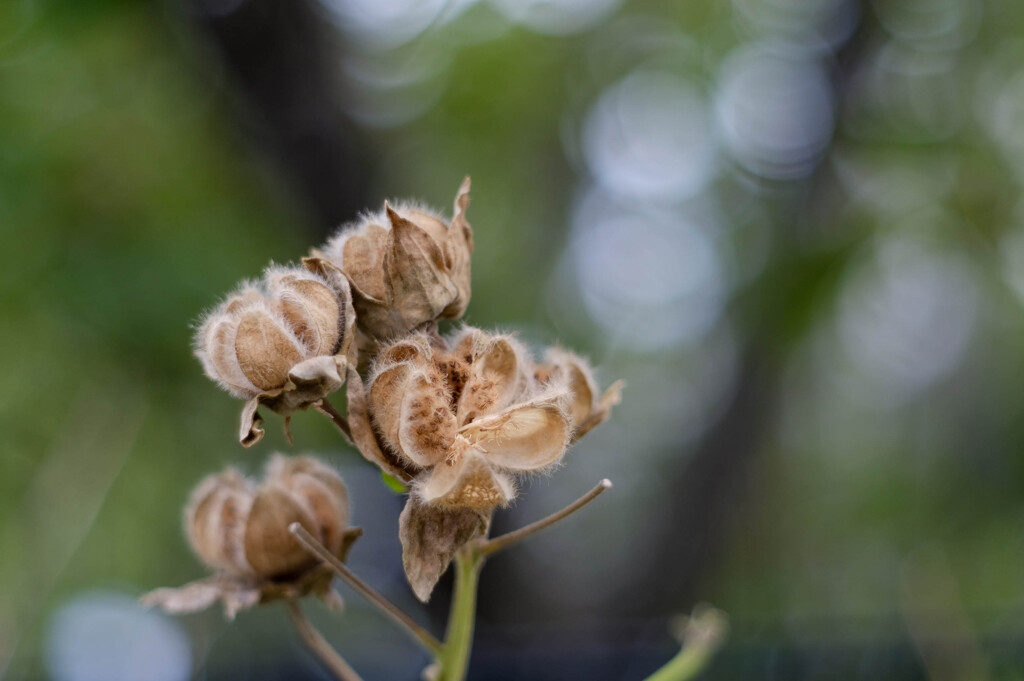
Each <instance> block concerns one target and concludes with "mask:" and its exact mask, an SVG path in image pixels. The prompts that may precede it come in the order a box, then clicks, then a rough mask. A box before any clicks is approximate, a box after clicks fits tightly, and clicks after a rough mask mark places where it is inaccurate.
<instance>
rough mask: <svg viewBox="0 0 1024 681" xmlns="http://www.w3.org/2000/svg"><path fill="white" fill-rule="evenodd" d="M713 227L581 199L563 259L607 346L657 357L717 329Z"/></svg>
mask: <svg viewBox="0 0 1024 681" xmlns="http://www.w3.org/2000/svg"><path fill="white" fill-rule="evenodd" d="M711 222H712V218H710V217H708V216H701V217H697V216H694V215H687V214H686V213H684V212H682V211H674V212H666V211H657V210H645V209H640V208H637V207H626V206H623V205H620V204H617V203H615V202H613V201H611V200H610V199H609V198H608V197H607V196H606V195H604V194H603V193H602V192H600V191H599V190H594V189H591V190H590V191H588V192H586V193H585V194H584V196H583V198H582V199H581V200H580V202H579V203H578V204H577V206H576V208H575V211H574V215H573V219H572V237H571V238H572V243H571V244H570V246H569V248H568V254H569V257H570V258H571V260H572V266H573V272H574V274H575V279H576V285H577V289H578V290H579V292H580V296H581V298H582V301H583V305H584V307H585V308H586V311H587V313H588V316H589V317H590V318H591V319H592V320H593V321H594V322H596V323H597V324H598V325H599V326H601V327H603V329H604V331H605V333H606V334H607V337H608V338H609V340H610V341H611V342H613V343H616V344H618V343H621V344H625V345H627V346H628V347H630V349H632V350H634V351H648V350H656V349H659V348H665V347H670V346H674V345H679V344H689V343H694V342H696V341H698V340H700V339H701V338H702V337H703V336H704V335H705V334H706V333H707V332H708V331H710V330H711V329H712V328H713V327H714V325H715V323H716V322H717V321H718V319H719V317H720V315H721V313H722V306H723V304H724V301H725V297H726V293H727V282H726V275H725V271H724V266H723V263H722V259H721V256H720V254H719V252H718V248H719V246H718V244H717V243H716V241H715V239H714V237H713V235H712V227H713V225H712V224H710V223H711Z"/></svg>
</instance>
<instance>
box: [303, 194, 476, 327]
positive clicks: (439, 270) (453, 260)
mask: <svg viewBox="0 0 1024 681" xmlns="http://www.w3.org/2000/svg"><path fill="white" fill-rule="evenodd" d="M469 185H470V183H469V178H466V179H465V180H464V181H463V183H462V186H461V187H460V188H459V192H458V194H457V195H456V198H455V213H454V217H453V218H452V220H451V222H450V223H448V224H446V223H445V221H444V220H442V219H441V218H440V217H439V216H437V215H435V214H434V213H432V212H431V211H429V210H426V209H423V208H420V207H418V206H415V205H407V204H396V205H394V206H392V205H390V204H387V203H385V206H384V211H383V213H379V214H375V215H370V216H367V217H365V218H364V219H363V220H362V221H361V222H359V223H358V224H355V225H347V226H345V227H343V228H342V230H341V231H340V232H339V233H338V235H337V236H335V237H334V238H333V239H331V240H330V241H329V242H328V243H327V244H326V245H325V246H324V247H323V249H321V250H319V251H314V255H315V256H317V257H321V258H324V259H326V260H329V261H330V262H332V263H334V264H335V265H337V266H338V267H339V268H340V269H341V270H342V271H344V272H345V274H346V276H347V277H348V279H349V281H350V282H351V285H352V293H353V304H354V306H355V309H356V313H357V320H358V324H359V327H360V329H362V330H363V331H364V332H365V333H366V334H367V335H368V336H369V337H370V338H371V339H376V340H385V339H392V338H397V337H400V336H402V335H405V334H407V333H409V332H410V331H412V330H414V329H416V328H417V327H419V326H421V325H423V324H425V323H428V322H433V321H436V320H438V319H457V318H459V317H461V316H462V315H463V314H464V313H465V310H466V306H467V305H468V304H469V297H470V258H471V254H472V252H473V232H472V228H471V227H470V226H469V223H468V222H467V221H466V217H465V213H466V209H467V207H468V206H469ZM367 345H368V344H367Z"/></svg>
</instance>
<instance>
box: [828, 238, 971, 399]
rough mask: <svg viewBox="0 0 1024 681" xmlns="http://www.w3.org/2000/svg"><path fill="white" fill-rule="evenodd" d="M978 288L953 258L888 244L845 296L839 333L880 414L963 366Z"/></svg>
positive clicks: (910, 243) (928, 248)
mask: <svg viewBox="0 0 1024 681" xmlns="http://www.w3.org/2000/svg"><path fill="white" fill-rule="evenodd" d="M977 305H978V295H977V285H976V283H975V281H974V278H973V275H972V273H971V271H970V269H969V267H968V265H967V263H966V262H964V261H963V260H962V259H961V258H960V257H959V256H957V255H955V254H954V253H952V252H949V251H945V250H940V249H939V248H938V247H937V246H935V245H933V244H928V243H925V242H923V241H921V240H915V239H911V238H906V237H903V238H890V239H888V240H886V241H883V242H882V243H881V244H879V246H878V248H877V251H876V253H875V254H874V257H873V258H871V259H870V260H869V261H868V262H866V263H865V264H864V265H863V266H862V267H860V268H859V269H858V270H857V271H856V272H855V273H854V275H853V277H852V278H851V279H850V281H849V282H848V283H847V285H846V287H845V288H844V290H843V291H842V294H841V297H840V301H839V315H838V319H837V326H836V330H837V332H838V336H839V340H840V344H841V347H842V349H843V350H844V351H845V354H846V355H847V357H848V358H849V360H850V361H851V362H852V364H853V366H854V368H855V369H856V370H857V373H858V374H859V375H860V377H861V378H863V379H867V382H868V384H869V386H871V388H872V389H871V390H869V391H868V394H870V396H871V397H870V399H871V400H872V401H873V402H875V403H876V405H878V406H885V405H890V406H891V405H894V404H899V403H901V402H903V401H905V400H906V399H909V398H910V397H913V396H915V395H917V394H919V393H920V392H921V391H923V390H925V389H926V388H928V387H930V386H932V385H933V384H934V383H935V382H936V381H938V380H940V379H941V378H943V377H945V376H947V375H949V374H950V373H951V372H952V371H953V370H954V369H955V368H956V367H957V366H959V364H960V361H961V360H962V358H963V356H964V353H965V351H966V350H967V348H968V346H969V343H970V340H971V337H972V334H973V330H974V327H975V322H976V318H977Z"/></svg>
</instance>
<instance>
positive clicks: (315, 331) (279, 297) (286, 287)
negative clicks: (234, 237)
mask: <svg viewBox="0 0 1024 681" xmlns="http://www.w3.org/2000/svg"><path fill="white" fill-rule="evenodd" d="M303 264H304V265H305V266H306V269H302V268H298V267H271V268H269V269H268V270H267V271H266V272H265V273H264V277H263V280H262V281H260V282H258V283H255V284H247V285H244V286H243V287H242V288H241V289H240V290H238V291H236V292H235V293H233V294H231V295H230V296H228V298H227V299H226V300H225V301H224V302H223V303H221V305H219V306H218V307H217V308H216V309H215V310H213V311H212V312H210V313H209V314H208V315H207V316H206V318H205V319H204V320H203V322H202V324H201V325H200V326H199V328H198V330H197V331H196V338H195V346H196V355H197V356H198V357H199V360H200V362H202V364H203V369H204V370H205V371H206V375H207V376H209V377H210V378H212V379H213V380H215V381H216V382H217V383H218V384H220V386H221V387H222V388H224V389H225V390H227V391H228V392H229V393H231V394H232V395H234V396H235V397H240V398H242V399H245V400H247V402H246V406H245V408H244V409H243V411H242V424H241V432H240V440H241V442H242V444H243V445H245V446H251V445H253V444H255V443H256V442H258V441H259V440H260V438H261V437H262V436H263V429H262V428H261V427H260V423H261V421H260V417H259V414H258V413H257V408H258V407H259V405H261V404H262V405H266V406H267V407H268V408H270V409H271V410H273V411H275V412H277V413H279V414H281V415H283V416H284V417H285V425H286V428H287V419H288V417H289V416H290V415H291V414H292V412H294V411H295V410H297V409H304V408H306V407H309V406H311V405H313V404H316V403H317V402H318V401H319V400H321V399H322V398H324V397H326V396H327V395H329V394H330V393H332V392H334V391H336V390H337V389H338V388H340V387H341V386H342V385H343V384H344V382H345V375H346V366H347V364H348V363H349V361H353V360H354V358H353V357H350V354H351V353H352V352H353V351H354V346H353V342H352V341H353V335H354V334H353V328H354V324H355V312H354V310H353V308H352V295H351V292H350V289H349V285H348V281H347V280H346V279H345V277H344V275H342V273H341V272H340V271H338V270H337V268H335V267H334V266H332V265H330V264H329V263H326V262H323V261H322V260H318V259H315V258H310V259H307V260H306V261H304V263H303Z"/></svg>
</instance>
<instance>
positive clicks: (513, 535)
mask: <svg viewBox="0 0 1024 681" xmlns="http://www.w3.org/2000/svg"><path fill="white" fill-rule="evenodd" d="M611 486H612V481H611V480H609V479H608V478H605V479H604V480H602V481H601V482H599V483H597V486H596V487H594V489H592V490H590V491H589V492H587V493H586V494H584V495H583V496H582V497H580V498H579V499H577V500H576V501H574V502H572V503H571V504H569V505H568V506H566V507H565V508H563V509H562V510H561V511H555V512H554V513H552V514H551V515H549V516H548V517H546V518H542V519H541V520H538V521H537V522H535V523H530V524H529V525H526V526H525V527H520V528H519V529H518V530H514V531H512V532H509V533H507V534H503V535H501V536H500V537H495V538H494V539H489V540H487V541H485V542H482V543H481V544H480V545H479V546H478V547H477V553H478V554H479V555H481V556H489V555H491V554H492V553H496V552H498V551H501V550H502V549H504V548H508V547H509V546H512V545H513V544H516V543H518V542H521V541H522V540H524V539H526V538H527V537H530V536H531V535H534V534H536V533H538V532H540V531H541V530H543V529H545V528H548V527H550V526H552V525H554V524H555V523H557V522H558V521H559V520H562V519H563V518H565V517H566V516H568V515H571V514H573V513H575V512H576V511H578V510H580V509H581V508H583V507H584V506H586V505H587V504H589V503H590V502H591V501H593V500H594V499H596V498H597V497H598V495H599V494H601V493H602V492H604V491H605V490H607V489H610V488H611Z"/></svg>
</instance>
